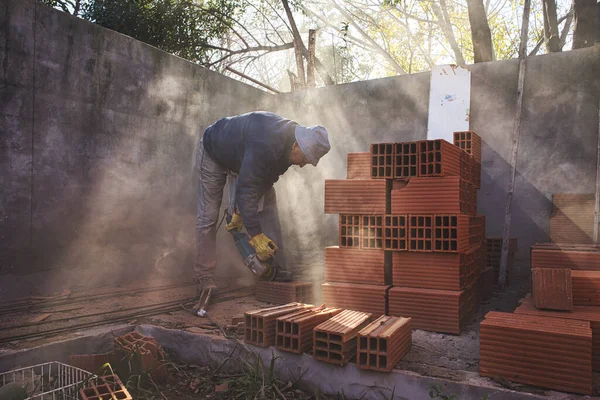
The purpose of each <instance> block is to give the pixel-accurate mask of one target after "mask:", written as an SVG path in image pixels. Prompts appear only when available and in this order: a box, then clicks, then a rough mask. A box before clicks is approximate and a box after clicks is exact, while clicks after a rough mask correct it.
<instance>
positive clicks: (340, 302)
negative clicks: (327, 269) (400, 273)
mask: <svg viewBox="0 0 600 400" xmlns="http://www.w3.org/2000/svg"><path fill="white" fill-rule="evenodd" d="M389 288H390V287H389V286H387V285H365V284H357V283H340V282H327V283H324V284H323V285H322V286H321V292H322V295H323V303H325V305H327V306H330V307H340V308H345V309H350V310H358V311H364V312H368V313H372V314H374V315H377V316H379V315H384V314H385V311H386V300H387V291H388V289H389Z"/></svg>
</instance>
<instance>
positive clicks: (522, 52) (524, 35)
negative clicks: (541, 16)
mask: <svg viewBox="0 0 600 400" xmlns="http://www.w3.org/2000/svg"><path fill="white" fill-rule="evenodd" d="M529 14H531V0H525V4H524V5H523V23H522V25H521V43H520V44H519V58H525V57H527V40H528V39H529Z"/></svg>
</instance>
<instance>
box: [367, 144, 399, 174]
mask: <svg viewBox="0 0 600 400" xmlns="http://www.w3.org/2000/svg"><path fill="white" fill-rule="evenodd" d="M393 177H394V143H373V144H372V145H371V178H393Z"/></svg>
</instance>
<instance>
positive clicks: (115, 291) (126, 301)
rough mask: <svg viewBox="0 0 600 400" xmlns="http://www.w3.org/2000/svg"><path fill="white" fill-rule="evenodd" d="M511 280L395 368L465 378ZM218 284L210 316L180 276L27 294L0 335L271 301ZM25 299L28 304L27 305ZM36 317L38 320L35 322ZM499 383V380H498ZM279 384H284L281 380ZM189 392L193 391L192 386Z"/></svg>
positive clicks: (516, 292) (177, 323)
mask: <svg viewBox="0 0 600 400" xmlns="http://www.w3.org/2000/svg"><path fill="white" fill-rule="evenodd" d="M515 282H516V283H513V284H512V285H511V286H509V287H508V288H506V289H505V290H503V291H502V292H496V293H494V294H493V295H492V296H491V297H490V298H489V299H488V301H487V302H485V303H484V304H482V305H481V306H480V307H479V310H478V312H477V314H476V315H475V316H474V317H473V319H472V322H471V324H470V325H469V326H467V328H466V329H465V330H464V331H463V332H462V333H461V335H459V336H455V335H450V334H441V333H434V332H425V331H421V330H415V331H413V335H412V340H413V345H412V349H411V350H410V352H409V353H408V354H407V355H406V357H405V358H404V359H403V360H402V361H401V362H400V363H399V364H398V366H397V368H399V369H403V370H408V371H413V372H416V373H418V374H420V375H425V376H431V377H437V378H443V379H449V380H453V381H465V380H466V379H467V375H468V374H467V373H468V372H477V371H478V370H479V322H480V321H481V320H482V319H483V317H484V315H485V314H486V313H487V312H488V311H490V310H495V311H506V312H511V311H513V310H514V309H515V307H516V306H517V303H518V300H519V299H520V298H522V297H524V296H525V294H526V293H527V292H528V291H529V280H528V274H527V275H525V276H521V277H519V278H518V279H515ZM219 285H220V286H221V288H220V293H221V294H225V295H227V296H225V297H236V298H230V299H228V300H225V301H220V302H216V303H214V304H212V305H211V306H210V308H209V315H210V320H209V319H207V318H199V317H196V316H194V315H192V314H191V313H190V312H188V311H186V310H184V309H183V308H182V307H179V306H177V304H178V301H179V300H181V301H184V300H186V299H189V298H192V297H193V296H194V295H195V290H196V289H195V286H194V285H193V284H189V283H187V282H181V281H179V282H178V281H165V280H161V281H158V282H157V281H148V282H137V283H134V284H128V285H119V286H116V287H111V288H106V287H104V288H101V287H100V288H94V289H93V290H92V289H90V288H86V289H85V290H83V291H82V290H78V289H76V288H74V289H73V290H67V291H62V292H60V293H56V294H55V295H54V296H53V297H51V298H50V299H49V300H48V301H47V303H48V304H49V305H50V306H49V307H45V308H42V309H39V308H36V307H37V305H39V304H40V301H39V299H37V300H36V299H35V298H34V299H33V300H32V299H29V300H28V301H26V302H22V303H21V304H24V305H25V306H23V307H22V309H21V310H20V311H18V312H11V313H9V314H7V315H5V314H4V313H2V315H3V317H2V318H1V319H0V340H2V339H3V338H7V337H13V336H15V335H23V334H27V333H30V332H38V331H40V330H53V329H61V328H67V327H69V326H70V324H73V323H80V322H88V321H89V322H91V323H93V322H94V321H97V319H98V318H100V319H102V318H105V317H108V316H113V315H117V316H118V315H129V314H130V313H132V312H133V313H135V312H136V308H142V309H144V307H146V306H153V305H156V304H161V303H164V302H168V303H170V304H175V306H174V307H173V309H171V310H169V311H168V312H161V313H157V314H156V315H151V316H143V317H133V318H131V319H130V320H128V321H126V322H127V323H129V324H131V325H138V324H154V325H159V326H162V327H165V328H169V329H185V330H188V331H192V332H196V333H211V334H219V329H218V328H217V327H215V326H214V325H211V320H212V321H214V322H216V323H217V324H218V325H219V326H221V327H226V326H227V325H230V324H231V319H232V317H238V316H242V315H243V313H244V312H246V311H249V310H253V309H258V308H264V307H267V306H270V304H267V303H262V302H259V301H257V300H256V299H255V298H254V295H253V292H252V287H244V286H240V285H239V284H237V283H236V282H234V283H231V282H226V283H225V284H224V283H223V282H221V283H219ZM94 296H96V297H94ZM61 301H62V303H61ZM7 304H15V303H14V302H13V303H1V304H0V309H5V308H6V307H7ZM28 304H30V305H33V306H31V307H28V306H27V305H28ZM188 306H189V305H188ZM127 310H129V311H127ZM128 313H129V314H128ZM41 318H43V320H42V321H39V320H40V319H41ZM35 321H38V322H35ZM32 323H33V325H32ZM231 333H232V331H228V334H231ZM70 336H75V334H74V333H62V334H60V335H54V336H48V337H43V338H29V339H27V338H26V339H18V340H11V341H10V342H6V341H5V342H4V343H0V349H2V348H9V349H22V348H30V347H34V346H37V345H40V344H43V343H47V342H51V341H53V340H56V339H57V338H59V337H60V339H65V338H68V337H70ZM196 372H198V371H196ZM200 372H202V371H200ZM177 374H179V373H177ZM177 374H176V375H177ZM180 375H181V374H180ZM184 375H185V374H184ZM177 379H181V377H180V376H179V375H178V378H177ZM482 379H483V378H482ZM596 381H597V379H596ZM211 382H213V387H212V389H210V390H214V386H215V385H218V383H215V382H216V381H214V380H213V381H211ZM190 383H191V382H187V383H186V385H188V386H189V384H190ZM501 384H503V383H502V382H501ZM170 385H171V386H170V387H163V389H164V390H167V389H168V390H171V391H173V390H175V389H174V388H175V386H173V385H175V384H174V383H173V384H170ZM177 385H180V383H177ZM504 386H508V387H509V388H511V389H517V390H525V391H530V392H534V393H536V392H537V393H539V392H540V391H539V389H536V388H530V387H527V386H523V385H511V384H510V383H508V382H506V383H504ZM282 387H285V385H284V386H282ZM177 390H178V389H177ZM207 390H208V389H207ZM180 392H181V393H182V396H183V397H180V398H188V397H185V396H188V395H190V393H187V392H189V390H188V391H187V392H186V391H185V390H184V391H180ZM184 392H185V393H184ZM215 393H216V392H214V391H213V392H211V393H209V395H211V396H213V397H212V398H226V397H219V396H221V395H220V394H215ZM155 394H156V393H155ZM191 394H193V390H192V392H191ZM175 395H176V393H175V392H173V393H172V394H171V395H169V397H168V398H169V399H171V398H173V399H177V398H178V397H173V396H175ZM292 395H297V396H299V397H289V398H299V399H305V398H310V395H311V394H305V393H300V392H298V393H296V394H292ZM302 396H305V397H302ZM307 396H309V397H307ZM157 398H159V397H157ZM209 398H211V397H209Z"/></svg>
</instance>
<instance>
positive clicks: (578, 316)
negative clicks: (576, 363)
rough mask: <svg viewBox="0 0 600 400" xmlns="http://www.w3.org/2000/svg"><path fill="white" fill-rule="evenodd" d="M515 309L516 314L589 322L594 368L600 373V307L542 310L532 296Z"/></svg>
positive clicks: (527, 297)
mask: <svg viewBox="0 0 600 400" xmlns="http://www.w3.org/2000/svg"><path fill="white" fill-rule="evenodd" d="M520 303H521V304H520V305H519V306H518V307H517V308H516V309H515V313H516V314H529V315H540V316H544V317H552V318H559V319H569V320H576V321H587V322H589V323H590V326H591V328H592V366H593V369H594V371H596V372H600V307H594V306H573V311H569V312H565V311H551V310H540V309H538V308H536V307H535V305H534V304H533V298H532V297H531V295H527V296H526V297H525V298H524V299H522V300H521V302H520Z"/></svg>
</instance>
